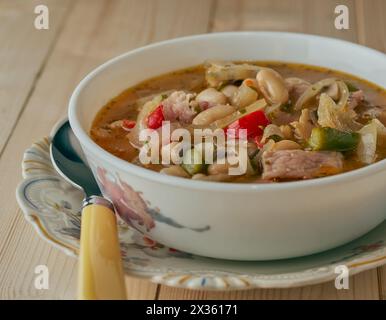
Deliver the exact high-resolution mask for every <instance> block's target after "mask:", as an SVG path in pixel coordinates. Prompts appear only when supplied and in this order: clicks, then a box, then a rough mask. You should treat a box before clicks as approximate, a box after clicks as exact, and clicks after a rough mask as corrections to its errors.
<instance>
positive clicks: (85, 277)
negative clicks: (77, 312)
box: [78, 197, 126, 300]
mask: <svg viewBox="0 0 386 320" xmlns="http://www.w3.org/2000/svg"><path fill="white" fill-rule="evenodd" d="M113 209H114V208H113V207H112V206H111V204H110V202H109V201H107V200H105V199H103V198H100V197H91V198H88V199H87V200H86V201H85V203H84V207H83V210H82V227H81V235H80V252H79V276H78V298H79V299H82V300H84V299H86V300H95V299H98V300H99V299H103V300H105V299H125V298H126V290H125V286H124V277H123V270H122V262H121V253H120V248H119V241H118V236H117V221H116V218H115V213H114V211H113Z"/></svg>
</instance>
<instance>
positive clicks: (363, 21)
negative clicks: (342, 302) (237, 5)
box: [356, 0, 386, 300]
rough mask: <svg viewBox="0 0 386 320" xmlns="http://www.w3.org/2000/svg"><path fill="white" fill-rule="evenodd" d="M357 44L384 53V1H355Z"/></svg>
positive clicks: (383, 285) (385, 283)
mask: <svg viewBox="0 0 386 320" xmlns="http://www.w3.org/2000/svg"><path fill="white" fill-rule="evenodd" d="M356 9H357V12H356V14H357V19H358V34H359V43H361V44H363V45H366V46H369V47H372V48H374V49H377V50H380V51H382V52H385V53H386V21H385V20H386V1H383V0H366V1H364V0H357V1H356ZM378 285H379V297H380V299H381V300H386V266H384V267H382V268H378Z"/></svg>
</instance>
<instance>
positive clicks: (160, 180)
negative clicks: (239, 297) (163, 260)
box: [69, 32, 386, 260]
mask: <svg viewBox="0 0 386 320" xmlns="http://www.w3.org/2000/svg"><path fill="white" fill-rule="evenodd" d="M206 59H223V60H278V61H288V62H299V63H305V64H311V65H319V66H324V67H329V68H333V69H338V70H342V71H346V72H349V73H351V74H354V75H358V76H360V77H362V78H365V79H368V80H370V81H372V82H375V83H377V84H379V85H381V86H383V87H386V77H385V74H386V56H385V55H384V54H382V53H380V52H377V51H374V50H371V49H368V48H365V47H362V46H359V45H356V44H352V43H349V42H344V41H339V40H335V39H329V38H323V37H317V36H310V35H303V34H291V33H277V32H240V33H239V32H234V33H217V34H207V35H199V36H192V37H186V38H180V39H174V40H169V41H165V42H161V43H156V44H153V45H150V46H147V47H144V48H140V49H136V50H133V51H131V52H128V53H125V54H123V55H121V56H119V57H117V58H114V59H112V60H110V61H108V62H106V63H105V64H103V65H102V66H100V67H98V68H97V69H95V70H94V71H93V72H91V73H90V74H89V75H88V76H87V77H86V78H85V79H83V80H82V81H81V83H80V84H79V85H78V87H77V88H76V90H75V92H74V94H73V95H72V97H71V101H70V107H69V118H70V123H71V126H72V128H73V130H74V132H75V134H76V136H77V137H78V139H79V140H80V143H81V145H82V148H83V149H84V152H85V154H86V156H87V159H88V161H89V163H90V166H91V167H92V169H93V172H94V174H95V175H96V176H97V178H98V180H99V182H100V186H101V187H102V189H103V192H104V195H105V196H106V197H108V198H110V199H112V200H113V202H114V204H115V205H116V208H117V209H118V211H119V214H120V215H121V216H122V217H123V218H124V219H125V220H126V221H127V222H129V223H130V224H132V225H133V226H134V227H136V228H137V229H139V230H141V231H142V232H144V233H147V234H148V235H149V236H150V237H152V238H154V239H155V240H157V241H158V242H160V243H163V244H165V245H167V246H171V247H174V248H176V249H179V250H182V251H186V252H189V253H194V254H198V255H203V256H208V257H215V258H224V259H239V260H268V259H282V258H289V257H295V256H302V255H307V254H312V253H316V252H320V251H323V250H327V249H330V248H332V247H335V246H338V245H341V244H344V243H346V242H348V241H351V240H353V239H354V238H357V237H359V236H361V235H363V234H364V233H366V232H368V231H369V230H371V229H372V228H374V227H375V226H376V225H378V224H379V223H380V222H382V221H383V220H384V219H385V218H386V197H385V190H386V161H385V160H383V161H380V162H378V163H376V164H373V165H370V166H367V167H365V168H362V169H359V170H355V171H351V172H348V173H344V174H340V175H337V176H332V177H325V178H320V179H315V180H308V181H298V182H289V183H278V184H225V183H211V182H201V181H192V180H188V179H181V178H176V177H170V176H165V175H161V174H159V173H156V172H152V171H149V170H146V169H143V168H140V167H138V166H135V165H133V164H130V163H127V162H125V161H123V160H121V159H119V158H117V157H114V156H113V155H111V154H109V153H107V152H106V151H104V150H103V149H102V148H100V147H99V146H98V145H97V144H95V143H94V142H93V141H92V140H91V139H90V137H89V135H88V132H89V129H90V126H91V122H92V120H93V118H94V116H95V115H96V113H97V111H98V110H99V109H100V108H101V107H102V106H103V105H104V104H105V103H106V102H108V101H109V100H110V99H111V98H113V97H115V96H116V95H118V94H119V93H120V92H122V91H123V90H124V89H126V88H128V87H130V86H132V85H135V84H137V83H138V82H140V81H142V80H145V79H147V78H150V77H153V76H156V75H160V74H163V73H166V72H169V71H172V70H176V69H181V68H185V67H188V66H194V65H197V64H200V63H202V62H203V61H204V60H206Z"/></svg>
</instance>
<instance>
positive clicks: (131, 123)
mask: <svg viewBox="0 0 386 320" xmlns="http://www.w3.org/2000/svg"><path fill="white" fill-rule="evenodd" d="M135 123H136V122H135V121H134V120H128V119H123V121H122V128H123V129H124V130H130V129H133V128H134V127H135Z"/></svg>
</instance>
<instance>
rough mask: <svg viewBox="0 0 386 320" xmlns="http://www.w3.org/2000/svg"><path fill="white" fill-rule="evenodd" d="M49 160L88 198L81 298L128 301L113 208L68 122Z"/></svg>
mask: <svg viewBox="0 0 386 320" xmlns="http://www.w3.org/2000/svg"><path fill="white" fill-rule="evenodd" d="M50 156H51V161H52V163H53V165H54V167H55V169H56V171H57V172H58V173H59V174H60V175H61V176H62V177H63V178H64V179H65V180H67V181H68V182H69V183H71V184H72V185H73V186H74V187H76V188H78V189H81V190H83V191H84V193H85V196H86V197H85V199H84V200H83V206H82V223H81V237H80V252H79V274H78V298H79V299H86V300H94V299H126V290H125V283H124V277H123V268H122V260H121V254H120V248H119V241H118V233H117V224H116V217H115V213H114V207H113V205H112V203H111V202H110V201H108V200H107V199H105V198H103V197H101V191H100V189H99V187H98V185H97V183H96V181H95V178H94V176H93V174H92V172H91V170H90V168H89V167H88V165H87V164H86V163H87V162H86V159H85V156H84V154H83V152H82V149H81V147H80V145H79V142H78V140H77V138H76V137H75V135H74V133H73V132H72V129H71V127H70V124H69V122H68V121H65V122H64V123H63V124H62V125H60V126H59V127H58V128H57V130H56V131H55V132H54V133H53V134H52V142H51V146H50Z"/></svg>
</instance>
